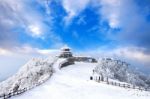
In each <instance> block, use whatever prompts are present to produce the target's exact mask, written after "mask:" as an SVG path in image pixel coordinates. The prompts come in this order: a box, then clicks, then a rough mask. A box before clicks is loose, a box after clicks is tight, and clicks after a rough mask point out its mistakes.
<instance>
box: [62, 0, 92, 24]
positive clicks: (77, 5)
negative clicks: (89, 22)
mask: <svg viewBox="0 0 150 99" xmlns="http://www.w3.org/2000/svg"><path fill="white" fill-rule="evenodd" d="M89 2H90V0H63V1H62V5H63V7H64V9H65V10H66V12H67V14H68V15H67V16H66V17H65V18H64V21H65V23H66V24H67V25H68V24H70V22H71V21H72V19H73V18H74V17H76V16H77V15H78V14H79V13H81V12H82V11H83V10H84V9H85V8H86V7H87V5H88V4H89Z"/></svg>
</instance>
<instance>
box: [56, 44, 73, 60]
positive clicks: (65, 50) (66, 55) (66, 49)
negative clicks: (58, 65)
mask: <svg viewBox="0 0 150 99" xmlns="http://www.w3.org/2000/svg"><path fill="white" fill-rule="evenodd" d="M70 50H71V49H70V48H69V47H68V46H64V47H63V48H61V53H60V56H59V57H60V58H70V57H72V56H73V55H72V52H71V51H70Z"/></svg>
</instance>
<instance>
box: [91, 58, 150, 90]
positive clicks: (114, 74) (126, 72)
mask: <svg viewBox="0 0 150 99" xmlns="http://www.w3.org/2000/svg"><path fill="white" fill-rule="evenodd" d="M128 65H129V64H128V63H126V62H122V61H120V60H114V59H111V58H103V59H101V60H100V61H99V63H98V65H97V66H96V67H95V69H94V70H95V72H96V73H98V74H102V75H103V76H104V77H108V78H111V79H117V80H119V81H122V82H127V83H131V84H133V85H137V86H142V87H146V88H147V87H150V78H149V77H147V76H145V75H144V74H142V73H140V72H137V71H135V70H131V69H129V68H128Z"/></svg>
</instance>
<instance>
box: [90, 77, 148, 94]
mask: <svg viewBox="0 0 150 99" xmlns="http://www.w3.org/2000/svg"><path fill="white" fill-rule="evenodd" d="M90 80H94V81H96V82H98V83H105V84H108V85H113V86H118V87H123V88H130V89H138V90H141V91H150V88H143V87H139V86H134V85H131V84H125V83H119V82H115V81H109V80H108V78H102V77H100V76H90Z"/></svg>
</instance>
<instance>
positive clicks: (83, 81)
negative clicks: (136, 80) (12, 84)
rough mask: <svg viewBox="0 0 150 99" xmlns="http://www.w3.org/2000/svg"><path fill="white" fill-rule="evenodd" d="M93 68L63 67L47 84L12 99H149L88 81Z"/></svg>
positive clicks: (88, 65) (141, 93)
mask: <svg viewBox="0 0 150 99" xmlns="http://www.w3.org/2000/svg"><path fill="white" fill-rule="evenodd" d="M57 64H58V63H57V62H56V63H55V64H54V65H55V66H56V65H57ZM95 66H96V63H82V62H80V63H79V62H78V63H75V64H74V65H70V66H68V67H64V68H62V69H61V70H60V71H56V72H55V73H54V74H53V76H52V77H51V78H50V79H49V80H48V81H47V82H45V83H43V84H42V85H40V86H38V87H36V88H34V89H32V90H29V91H27V92H25V93H24V94H22V95H19V96H15V97H13V98H12V99H150V93H149V92H145V91H138V90H133V89H124V88H120V87H115V86H111V85H106V84H103V83H97V82H95V81H90V80H89V77H90V75H91V74H92V70H93V69H94V68H95Z"/></svg>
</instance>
